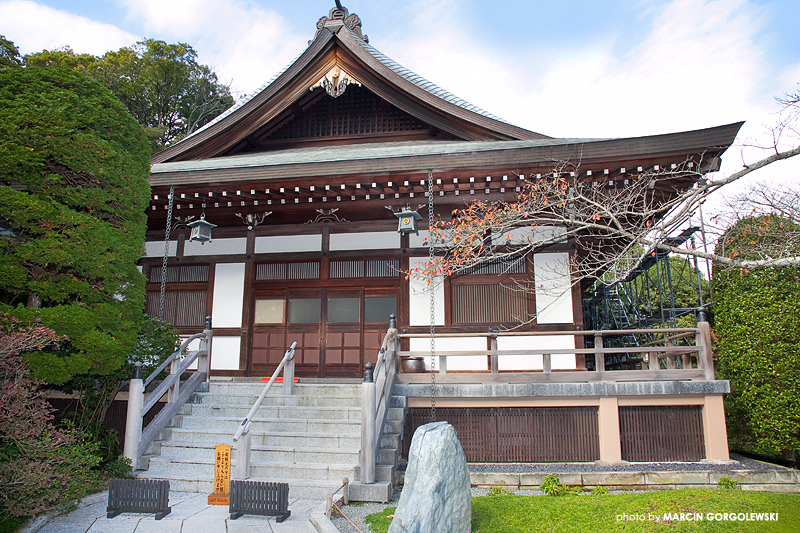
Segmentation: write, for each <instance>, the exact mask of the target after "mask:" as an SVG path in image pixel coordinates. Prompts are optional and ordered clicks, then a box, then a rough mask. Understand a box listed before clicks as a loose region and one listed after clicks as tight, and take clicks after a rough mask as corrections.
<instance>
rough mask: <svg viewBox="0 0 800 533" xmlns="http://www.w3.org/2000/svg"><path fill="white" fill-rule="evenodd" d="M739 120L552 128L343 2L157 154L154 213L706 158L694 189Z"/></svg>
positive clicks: (455, 189)
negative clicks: (303, 42)
mask: <svg viewBox="0 0 800 533" xmlns="http://www.w3.org/2000/svg"><path fill="white" fill-rule="evenodd" d="M353 124H355V126H353ZM741 126H742V123H741V122H738V123H734V124H728V125H723V126H717V127H712V128H707V129H701V130H695V131H687V132H681V133H670V134H662V135H650V136H642V137H630V138H618V139H580V138H551V137H547V136H545V135H542V134H539V133H535V132H532V131H529V130H526V129H523V128H520V127H518V126H514V125H512V124H510V123H508V122H506V121H503V120H502V119H499V118H497V117H495V116H493V115H491V114H489V113H487V112H486V111H483V110H481V109H479V108H477V107H475V106H473V105H471V104H469V103H467V102H465V101H463V100H461V99H459V98H457V97H456V96H454V95H452V94H451V93H449V92H447V91H444V90H443V89H441V88H439V87H437V86H436V85H434V84H432V83H430V82H429V81H427V80H425V79H424V78H421V77H420V76H417V75H416V74H414V73H413V72H411V71H409V70H408V69H406V68H404V67H402V66H400V65H399V64H397V63H395V62H394V61H392V60H391V59H389V58H388V57H386V56H385V55H383V54H381V53H380V52H379V51H378V50H376V49H375V48H374V47H372V46H371V45H370V44H369V43H368V41H367V38H366V36H364V35H363V34H362V33H361V22H360V19H358V16H357V15H354V14H352V15H351V14H349V13H348V12H347V10H346V9H345V8H342V9H339V8H334V9H332V10H331V12H330V13H329V16H328V17H322V18H321V19H320V21H319V22H318V23H317V33H316V35H315V37H314V38H313V39H312V40H311V41H309V46H308V48H306V50H304V51H303V53H302V54H300V56H298V58H297V59H296V60H295V61H293V62H292V63H291V64H290V65H289V66H288V67H287V68H286V69H285V70H284V71H282V72H280V73H279V74H278V75H277V76H275V78H273V79H272V80H271V81H270V82H269V83H268V84H267V85H265V86H264V87H263V88H262V89H261V90H259V91H257V92H256V93H255V94H254V95H253V96H252V97H250V98H248V99H245V100H243V101H242V102H240V103H238V104H237V105H235V106H233V107H232V108H231V109H229V110H228V111H226V112H225V113H223V114H222V115H220V116H219V117H217V118H216V119H215V120H213V121H212V122H210V123H209V124H207V125H206V126H204V127H203V128H201V129H200V130H198V131H196V132H195V133H193V134H192V135H190V136H188V137H186V138H185V139H183V140H182V141H180V142H178V143H176V144H175V145H173V146H171V147H169V148H167V149H166V150H164V151H162V152H160V153H158V154H155V155H154V156H153V158H152V163H153V164H152V168H151V178H150V183H151V186H152V188H153V197H152V201H151V207H150V210H151V222H152V223H155V224H156V226H157V225H158V222H155V221H154V219H153V217H154V216H156V218H160V216H161V215H157V213H160V212H161V211H162V210H163V209H166V206H167V197H168V191H169V188H170V187H175V193H176V194H175V200H174V201H175V207H176V209H182V210H184V212H185V210H190V211H192V210H199V209H201V208H206V207H208V208H209V209H215V208H218V209H217V210H218V214H219V215H220V216H223V213H222V212H223V211H226V210H230V209H236V210H241V211H246V210H247V209H248V208H250V209H260V208H261V206H271V205H275V206H280V205H286V204H290V205H295V206H298V207H299V205H298V204H300V205H304V206H306V209H307V210H309V209H310V210H312V211H313V210H314V209H315V208H318V207H322V206H321V205H319V204H324V203H325V202H334V203H337V202H345V201H347V202H352V201H362V200H373V199H380V200H386V201H387V203H396V204H398V205H399V204H400V203H403V204H404V203H407V202H409V201H410V200H409V199H410V198H415V196H417V195H420V196H422V195H424V194H425V192H426V189H427V185H426V183H427V182H426V180H427V178H428V172H429V171H433V176H434V179H435V182H434V183H435V184H436V190H437V194H438V196H446V197H447V198H446V199H445V201H447V199H448V198H449V201H450V202H453V203H455V202H462V203H463V200H464V198H458V197H459V196H460V195H462V194H463V195H475V194H492V195H494V196H493V198H495V199H505V200H510V201H513V199H514V198H515V194H516V192H518V191H519V190H520V186H521V185H522V182H523V181H524V180H525V179H526V177H530V176H531V175H536V174H546V173H549V172H552V170H553V167H554V166H555V165H558V164H559V163H568V164H569V169H568V172H570V173H578V174H579V176H580V177H581V178H583V179H591V180H597V181H613V182H615V183H616V182H618V185H619V186H624V185H625V184H626V183H627V182H626V180H627V179H629V178H630V177H631V176H635V175H637V174H642V173H643V172H647V171H652V170H654V169H656V170H658V169H675V168H686V165H687V164H688V165H695V166H694V167H691V168H692V170H691V172H689V173H687V174H685V175H684V176H683V177H681V176H679V175H676V182H674V183H673V184H672V185H671V186H673V185H674V186H677V187H678V188H682V187H688V186H691V184H692V183H693V182H694V181H695V180H696V179H697V178H698V176H699V174H698V172H699V173H703V172H707V171H709V170H716V169H717V168H718V167H719V157H720V155H721V154H722V153H723V152H724V151H725V150H726V149H727V148H728V147H729V146H730V145H731V144H732V143H733V141H734V139H735V137H736V134H737V133H738V131H739V129H740V128H741ZM326 128H327V129H326ZM320 132H322V133H320ZM356 203H357V202H356ZM337 205H343V204H337ZM286 207H288V205H286ZM192 212H193V211H192ZM231 216H233V215H231ZM152 228H153V226H152V225H151V229H152Z"/></svg>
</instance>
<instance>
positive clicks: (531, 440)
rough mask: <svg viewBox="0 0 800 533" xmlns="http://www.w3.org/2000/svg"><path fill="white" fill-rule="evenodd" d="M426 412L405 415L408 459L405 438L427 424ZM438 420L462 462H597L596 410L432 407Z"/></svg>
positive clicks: (405, 452)
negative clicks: (450, 431)
mask: <svg viewBox="0 0 800 533" xmlns="http://www.w3.org/2000/svg"><path fill="white" fill-rule="evenodd" d="M429 414H430V410H429V409H428V408H414V409H411V410H410V411H409V418H408V422H407V423H406V430H405V434H404V436H403V455H404V457H408V450H409V448H410V445H411V438H412V436H413V434H414V431H415V430H416V429H417V428H418V427H419V426H421V425H423V424H427V423H428V422H430V416H429ZM436 415H437V419H438V420H446V421H447V422H450V424H452V425H453V427H454V428H455V430H456V433H458V439H459V441H460V442H461V447H462V448H463V449H464V454H465V455H466V456H467V461H469V462H474V463H479V462H497V463H512V462H543V463H546V462H567V461H570V462H572V461H595V460H597V459H599V458H600V444H599V432H598V425H597V408H596V407H477V408H437V409H436Z"/></svg>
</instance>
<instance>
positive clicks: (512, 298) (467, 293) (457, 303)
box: [453, 284, 528, 324]
mask: <svg viewBox="0 0 800 533" xmlns="http://www.w3.org/2000/svg"><path fill="white" fill-rule="evenodd" d="M527 319H528V295H527V293H525V292H524V291H522V290H520V289H518V288H515V287H506V286H504V285H498V284H475V285H453V323H454V324H492V323H497V322H516V323H519V322H522V321H524V320H527Z"/></svg>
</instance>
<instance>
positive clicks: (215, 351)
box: [211, 337, 242, 370]
mask: <svg viewBox="0 0 800 533" xmlns="http://www.w3.org/2000/svg"><path fill="white" fill-rule="evenodd" d="M241 346H242V342H241V339H240V338H239V337H214V338H213V339H212V340H211V370H239V356H240V355H241V354H240V352H241Z"/></svg>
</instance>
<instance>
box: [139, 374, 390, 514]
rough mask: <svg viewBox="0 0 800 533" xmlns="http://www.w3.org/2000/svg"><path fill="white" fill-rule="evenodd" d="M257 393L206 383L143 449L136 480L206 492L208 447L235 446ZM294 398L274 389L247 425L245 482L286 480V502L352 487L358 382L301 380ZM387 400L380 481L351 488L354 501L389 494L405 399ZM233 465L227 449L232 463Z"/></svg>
mask: <svg viewBox="0 0 800 533" xmlns="http://www.w3.org/2000/svg"><path fill="white" fill-rule="evenodd" d="M263 387H264V383H261V382H259V381H256V380H255V379H233V378H212V379H211V383H210V386H209V391H208V392H201V393H196V394H195V395H194V396H193V397H192V399H191V400H190V402H189V403H187V404H186V405H185V406H184V408H183V410H182V412H181V413H180V414H178V415H176V416H175V417H174V418H173V420H172V424H171V425H170V426H168V427H167V428H166V429H164V431H162V433H161V435H160V436H159V438H158V439H157V440H156V441H155V442H154V443H153V444H152V446H151V447H150V448H149V449H148V451H147V454H145V457H144V458H143V460H142V464H143V466H144V468H145V470H144V471H140V472H137V477H139V478H143V479H168V480H169V481H170V489H171V490H175V491H187V492H201V493H208V494H211V493H212V492H213V481H214V447H215V446H216V445H218V444H230V445H231V446H234V442H233V435H234V433H235V432H236V430H237V428H238V427H239V424H240V423H241V421H242V419H243V418H244V417H245V416H246V415H247V412H248V411H249V409H250V407H252V405H253V403H254V402H255V401H256V398H257V397H258V395H259V394H260V393H261V391H262V390H263ZM294 392H295V393H294V394H293V395H292V396H284V395H283V392H282V386H280V385H276V386H274V387H273V389H272V390H271V391H270V393H269V394H268V395H267V397H266V398H265V399H264V402H263V404H262V405H261V408H260V409H259V411H258V413H257V414H256V416H255V418H254V419H253V421H252V426H251V430H250V433H251V435H252V451H251V477H250V479H251V480H255V481H279V482H288V483H289V489H290V493H291V494H292V496H293V497H301V498H326V497H327V496H328V495H330V494H331V493H332V492H333V491H334V490H336V489H337V488H338V487H339V486H340V485H341V484H342V480H343V478H345V477H347V478H348V479H349V480H350V481H351V482H353V480H354V479H355V478H354V476H355V475H356V474H357V472H356V471H357V466H356V465H357V464H358V460H359V450H360V448H361V405H360V404H361V384H360V380H358V379H337V380H330V379H325V380H322V379H309V378H304V379H301V380H300V382H299V383H297V384H295V388H294ZM392 402H393V405H395V404H396V405H398V406H399V407H393V408H392V409H391V410H390V412H389V420H388V421H387V425H386V430H385V431H386V434H385V437H384V444H385V447H384V448H383V449H382V450H381V453H380V460H379V463H381V465H380V466H379V468H378V472H379V475H378V480H379V482H377V483H375V484H370V485H360V484H357V483H356V484H354V485H353V486H352V489H354V490H351V498H352V499H354V500H358V499H363V500H365V501H385V500H386V499H388V498H386V497H384V495H386V494H388V495H391V491H392V488H393V481H394V473H395V470H396V464H397V457H398V454H399V448H400V435H401V434H402V423H403V416H404V413H405V408H404V404H405V397H399V398H393V399H392ZM236 459H237V457H236V450H235V446H234V450H233V458H232V461H233V463H232V464H235V461H236ZM392 461H393V462H392ZM384 462H385V463H386V464H383V463H384ZM390 463H391V464H390ZM231 471H232V472H233V468H232V469H231Z"/></svg>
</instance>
